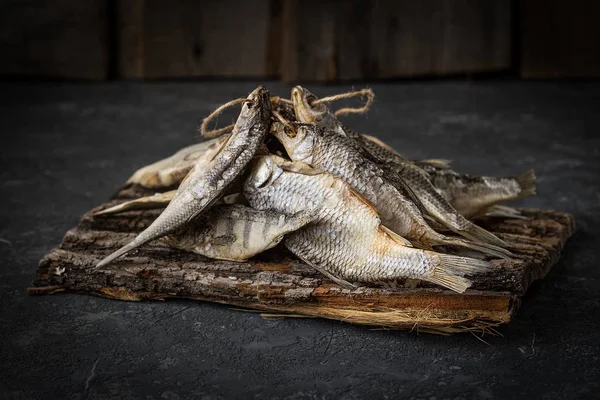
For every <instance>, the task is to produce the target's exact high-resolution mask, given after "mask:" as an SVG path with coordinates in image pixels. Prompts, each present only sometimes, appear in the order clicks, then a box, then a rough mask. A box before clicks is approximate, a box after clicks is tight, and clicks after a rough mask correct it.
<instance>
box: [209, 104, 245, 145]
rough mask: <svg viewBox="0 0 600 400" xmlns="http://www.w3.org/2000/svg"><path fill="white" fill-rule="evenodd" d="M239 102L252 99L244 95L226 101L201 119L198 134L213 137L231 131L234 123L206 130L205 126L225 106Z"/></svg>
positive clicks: (224, 108)
mask: <svg viewBox="0 0 600 400" xmlns="http://www.w3.org/2000/svg"><path fill="white" fill-rule="evenodd" d="M241 103H252V100H249V99H247V98H245V97H241V98H239V99H235V100H231V101H228V102H227V103H225V104H223V105H222V106H220V107H218V108H217V109H216V110H215V111H213V112H212V113H211V114H210V115H209V116H208V117H206V118H204V120H203V121H202V125H200V134H201V135H202V136H204V137H207V138H214V137H217V136H220V135H222V134H224V133H228V132H231V130H232V129H233V127H234V126H235V124H231V125H227V126H226V127H223V128H219V129H214V130H212V131H209V130H206V126H207V125H208V123H209V122H210V121H212V120H213V119H214V118H215V117H217V116H219V115H220V114H221V113H222V112H223V111H224V110H226V109H227V108H229V107H232V106H235V105H236V104H241Z"/></svg>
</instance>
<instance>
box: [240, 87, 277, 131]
mask: <svg viewBox="0 0 600 400" xmlns="http://www.w3.org/2000/svg"><path fill="white" fill-rule="evenodd" d="M247 99H248V101H246V102H245V103H244V104H243V105H242V110H241V111H240V115H239V117H238V120H237V122H236V125H239V128H238V129H239V130H246V129H247V128H248V126H249V125H253V124H255V123H256V121H268V120H269V119H270V118H271V100H270V98H269V91H268V90H267V89H266V88H265V87H264V86H259V87H257V88H256V89H254V90H253V91H252V92H250V94H249V95H248V97H247Z"/></svg>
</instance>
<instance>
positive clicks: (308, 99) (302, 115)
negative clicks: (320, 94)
mask: <svg viewBox="0 0 600 400" xmlns="http://www.w3.org/2000/svg"><path fill="white" fill-rule="evenodd" d="M315 100H317V98H316V97H315V96H314V95H313V94H312V93H311V92H309V91H308V90H306V89H304V88H303V87H302V86H296V87H294V88H293V89H292V102H293V103H294V112H295V114H296V119H297V120H298V122H302V123H308V124H315V123H317V122H318V121H319V120H320V119H321V118H322V116H323V115H324V114H325V112H326V111H325V110H320V109H322V108H323V106H322V105H319V106H315V105H314V104H312V103H313V102H314V101H315Z"/></svg>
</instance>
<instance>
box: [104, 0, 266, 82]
mask: <svg viewBox="0 0 600 400" xmlns="http://www.w3.org/2000/svg"><path fill="white" fill-rule="evenodd" d="M117 15H118V17H117V27H116V29H117V33H118V35H117V41H118V46H119V53H118V54H119V57H120V59H119V62H118V65H119V71H118V72H119V75H120V76H122V77H124V78H185V77H201V76H204V77H207V76H218V77H261V78H263V77H265V76H268V75H269V74H272V73H273V69H274V67H273V66H272V62H271V63H269V57H275V58H277V57H276V56H272V55H271V56H270V53H269V43H270V40H271V39H270V36H269V34H270V33H271V32H272V26H271V3H270V1H269V0H257V1H241V0H222V1H202V2H200V1H193V0H174V1H161V0H134V1H132V2H125V1H124V2H117Z"/></svg>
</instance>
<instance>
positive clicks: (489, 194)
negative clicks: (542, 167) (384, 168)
mask: <svg viewBox="0 0 600 400" xmlns="http://www.w3.org/2000/svg"><path fill="white" fill-rule="evenodd" d="M424 170H426V171H427V172H428V175H429V176H430V180H431V183H432V184H433V185H434V186H435V187H436V189H438V191H439V193H440V194H441V195H442V196H444V197H445V198H446V200H447V201H448V202H449V203H450V204H452V206H453V207H454V208H456V210H457V211H458V212H460V213H461V214H462V215H464V216H465V217H467V218H472V217H475V216H480V215H483V214H485V213H486V212H488V211H489V210H490V208H491V207H492V206H494V205H495V204H497V203H500V202H504V201H509V200H516V199H519V198H523V197H527V196H532V195H535V192H536V188H535V175H534V173H533V171H526V172H524V173H523V174H521V175H519V176H514V177H492V176H471V175H468V174H459V173H457V172H455V171H453V170H451V169H448V168H446V169H442V168H436V167H433V166H429V167H428V166H424Z"/></svg>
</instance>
